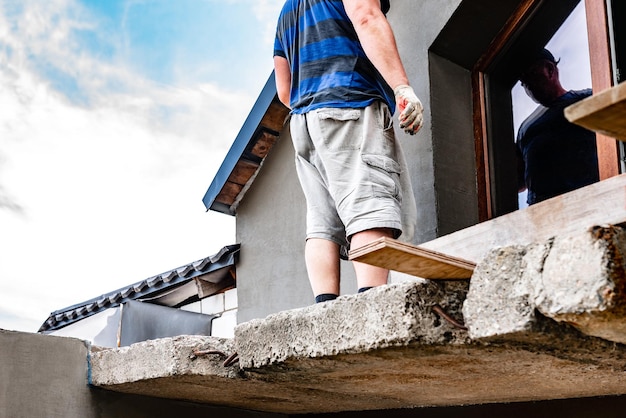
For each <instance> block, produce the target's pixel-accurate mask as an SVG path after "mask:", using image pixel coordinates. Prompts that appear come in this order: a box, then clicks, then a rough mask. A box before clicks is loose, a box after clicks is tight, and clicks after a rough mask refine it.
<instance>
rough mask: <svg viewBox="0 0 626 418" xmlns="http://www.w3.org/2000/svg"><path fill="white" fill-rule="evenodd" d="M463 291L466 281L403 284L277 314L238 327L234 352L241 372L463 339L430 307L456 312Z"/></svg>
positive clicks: (465, 287)
mask: <svg viewBox="0 0 626 418" xmlns="http://www.w3.org/2000/svg"><path fill="white" fill-rule="evenodd" d="M466 292H467V282H462V281H455V282H443V283H435V282H434V281H415V282H403V283H399V284H393V285H387V286H381V287H377V288H374V289H371V290H369V291H368V292H365V293H362V294H357V295H348V296H342V297H340V298H338V299H337V300H335V301H332V302H326V303H323V304H316V305H311V306H307V307H304V308H300V309H295V310H291V311H284V312H279V313H276V314H272V315H269V316H268V317H266V318H264V319H255V320H251V321H248V322H245V323H242V324H240V325H238V326H237V327H236V328H235V346H236V351H237V352H238V353H239V358H240V363H241V367H242V369H244V370H245V369H254V368H259V367H266V366H269V365H276V364H280V363H282V362H285V361H287V360H291V359H303V358H318V357H326V356H335V355H338V354H351V353H361V352H367V351H371V350H376V349H380V348H386V347H393V346H405V345H408V344H410V343H412V342H416V341H417V342H420V343H423V344H442V343H447V344H463V343H467V341H468V339H467V334H466V332H465V331H464V330H461V329H455V328H454V327H452V326H450V325H449V324H448V323H442V320H441V319H440V318H439V317H438V316H437V315H436V314H435V313H434V312H433V310H432V307H433V306H434V305H436V304H439V305H442V306H444V307H446V308H447V309H450V310H451V311H453V312H454V313H456V312H458V311H460V306H461V304H462V300H463V299H464V298H465V294H466ZM443 322H445V321H443ZM267 336H269V337H267Z"/></svg>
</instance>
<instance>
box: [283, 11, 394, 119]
mask: <svg viewBox="0 0 626 418" xmlns="http://www.w3.org/2000/svg"><path fill="white" fill-rule="evenodd" d="M274 55H275V56H281V57H284V58H286V59H287V61H288V63H289V67H290V70H291V75H292V80H291V91H290V105H291V108H292V112H293V113H297V114H300V113H306V112H308V111H310V110H313V109H318V108H322V107H334V108H363V107H366V106H369V105H370V104H371V103H373V102H374V101H376V100H383V101H384V102H386V103H387V105H388V106H389V109H390V111H391V112H392V113H393V112H394V110H395V99H394V94H393V90H392V89H391V87H389V85H388V84H387V83H386V82H385V80H384V79H383V78H382V76H381V75H380V73H379V72H378V71H377V70H376V68H375V67H374V65H373V64H372V63H371V62H370V60H369V59H368V58H367V57H366V55H365V52H364V51H363V47H362V46H361V44H360V42H359V40H358V37H357V34H356V32H355V30H354V27H353V26H352V23H351V22H350V20H349V18H348V15H347V14H346V11H345V9H344V7H343V2H342V1H341V0H287V1H286V2H285V5H284V6H283V9H282V11H281V13H280V16H279V18H278V25H277V29H276V40H275V44H274Z"/></svg>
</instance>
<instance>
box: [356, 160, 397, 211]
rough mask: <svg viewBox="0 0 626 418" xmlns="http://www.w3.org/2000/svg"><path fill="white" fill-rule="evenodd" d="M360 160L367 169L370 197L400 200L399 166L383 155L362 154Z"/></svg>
mask: <svg viewBox="0 0 626 418" xmlns="http://www.w3.org/2000/svg"><path fill="white" fill-rule="evenodd" d="M361 159H362V160H363V162H364V163H365V165H366V166H367V168H368V177H369V181H368V183H369V187H371V192H372V197H375V198H393V199H397V200H400V199H401V197H402V196H401V191H400V190H401V189H400V173H401V171H402V169H401V167H400V164H398V162H397V161H395V160H394V159H393V158H390V157H387V156H384V155H373V154H363V155H361Z"/></svg>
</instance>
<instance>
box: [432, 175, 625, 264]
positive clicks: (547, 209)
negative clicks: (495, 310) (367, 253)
mask: <svg viewBox="0 0 626 418" xmlns="http://www.w3.org/2000/svg"><path fill="white" fill-rule="evenodd" d="M624 222H626V174H622V175H619V176H616V177H611V178H610V179H607V180H603V181H601V182H598V183H595V184H592V185H590V186H586V187H583V188H581V189H578V190H574V191H573V192H570V193H566V194H563V195H561V196H557V197H555V198H552V199H548V200H546V201H543V202H541V203H538V204H536V205H532V206H529V207H528V208H525V209H522V210H518V211H515V212H512V213H509V214H507V215H503V216H500V217H497V218H494V219H491V220H489V221H486V222H482V223H479V224H477V225H474V226H471V227H469V228H466V229H462V230H460V231H457V232H454V233H452V234H449V235H445V236H443V237H440V238H437V239H435V240H433V241H429V242H425V243H422V244H420V248H424V249H429V250H433V251H438V252H441V253H445V254H446V255H448V256H451V257H458V258H462V259H465V260H467V261H470V262H473V263H479V262H480V261H481V260H482V259H483V257H484V256H485V255H486V254H487V252H488V251H489V250H491V249H493V248H497V247H503V246H508V245H516V244H520V245H527V244H530V243H532V242H544V241H545V240H547V239H549V238H551V237H553V236H556V235H568V234H572V233H579V232H580V231H584V230H586V229H588V228H590V227H591V226H594V225H603V224H613V225H615V224H621V223H624Z"/></svg>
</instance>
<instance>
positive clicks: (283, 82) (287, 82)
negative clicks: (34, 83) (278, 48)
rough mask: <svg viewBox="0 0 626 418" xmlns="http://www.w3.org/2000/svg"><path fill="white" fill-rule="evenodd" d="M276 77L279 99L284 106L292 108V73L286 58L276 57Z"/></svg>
mask: <svg viewBox="0 0 626 418" xmlns="http://www.w3.org/2000/svg"><path fill="white" fill-rule="evenodd" d="M274 75H275V76H276V91H277V92H278V99H279V100H280V101H281V103H282V104H284V105H285V106H287V107H288V108H291V107H290V106H289V95H290V90H291V71H290V70H289V63H288V62H287V60H286V59H285V58H283V57H280V56H275V57H274Z"/></svg>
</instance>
